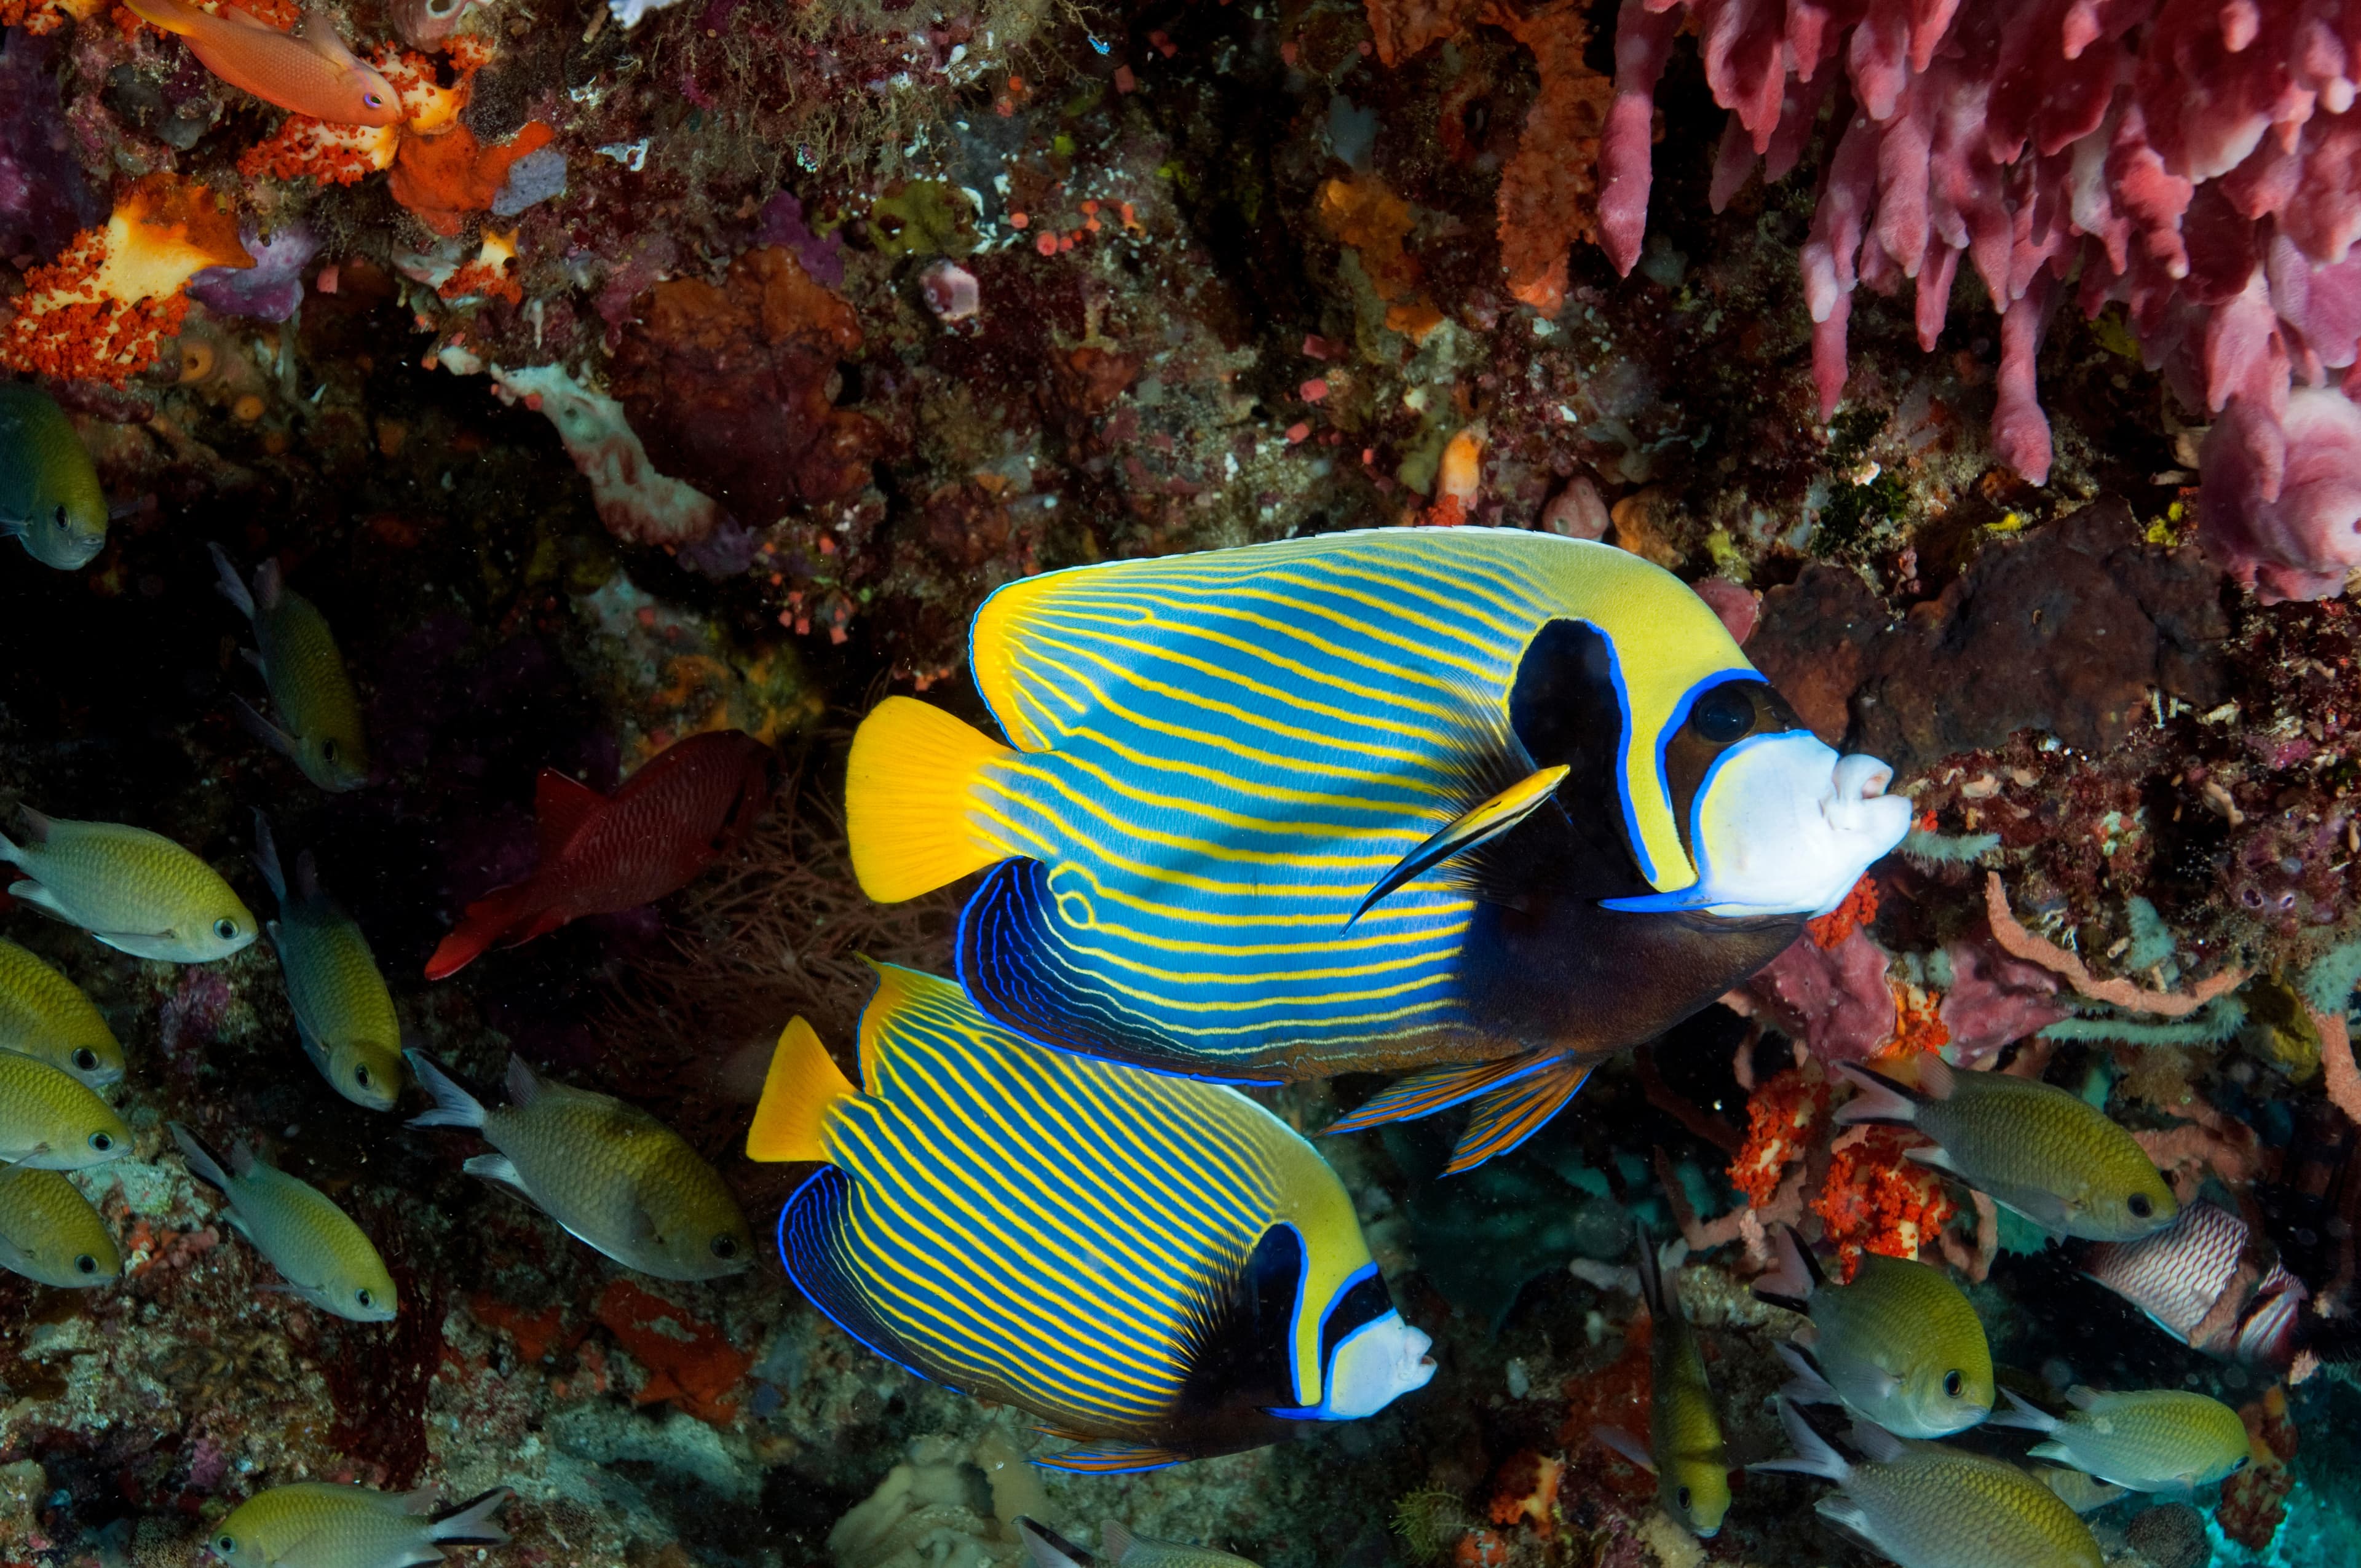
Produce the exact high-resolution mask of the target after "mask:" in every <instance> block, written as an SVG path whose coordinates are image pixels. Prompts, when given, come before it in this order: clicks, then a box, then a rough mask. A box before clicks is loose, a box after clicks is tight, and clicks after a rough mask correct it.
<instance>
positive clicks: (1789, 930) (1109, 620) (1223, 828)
mask: <svg viewBox="0 0 2361 1568" xmlns="http://www.w3.org/2000/svg"><path fill="white" fill-rule="evenodd" d="M970 655H971V661H972V665H973V668H974V672H975V676H976V682H977V685H979V687H980V688H981V689H982V692H983V699H984V701H985V703H986V704H987V705H988V706H989V707H990V708H991V711H992V715H993V717H994V718H995V719H996V720H997V721H998V722H999V724H1000V727H1001V729H1002V730H1003V731H1004V732H1005V735H1006V736H1007V739H1008V740H1009V742H1010V744H1009V745H1007V746H1003V745H1001V744H999V743H997V742H995V741H994V740H990V739H988V738H987V737H985V736H983V735H982V734H980V733H978V732H976V731H975V730H973V729H969V728H968V727H967V726H966V725H964V724H962V723H961V722H959V721H958V720H957V719H954V718H950V716H949V715H947V714H944V713H942V712H941V711H939V710H938V709H935V708H932V707H927V706H926V705H924V704H922V703H917V702H914V701H911V700H909V699H906V698H889V699H888V700H887V701H886V702H885V703H884V704H883V705H881V706H880V707H878V708H877V709H876V711H875V712H873V713H872V714H871V715H870V716H869V718H868V719H867V720H866V721H865V722H864V723H863V724H862V728H861V730H860V733H859V734H858V735H857V736H856V737H855V739H854V741H853V748H852V756H851V767H850V771H849V773H848V778H847V785H846V814H847V827H848V828H849V831H850V835H851V850H852V860H853V867H854V870H855V872H856V873H857V874H858V875H859V877H860V879H861V883H862V887H863V888H864V889H865V890H866V891H867V892H868V893H869V894H870V895H871V896H872V897H873V898H876V899H880V900H883V901H885V902H893V901H895V900H899V899H905V898H910V897H914V896H916V895H917V894H921V893H924V892H926V891H927V890H928V889H930V888H934V887H939V886H940V885H942V884H944V883H949V882H950V881H952V880H954V879H956V878H958V877H960V876H963V875H965V874H967V873H969V872H974V871H978V870H982V869H983V868H985V867H992V868H993V870H992V872H991V874H990V875H989V876H987V877H986V878H985V879H984V881H983V884H982V886H981V887H979V888H978V889H977V890H976V892H975V893H974V894H973V895H972V897H971V898H970V899H969V901H968V905H967V908H966V913H965V915H964V916H963V917H962V919H961V927H960V940H959V960H958V961H959V978H960V980H961V982H962V983H963V984H964V985H965V986H966V987H967V989H968V992H969V994H970V995H971V996H972V997H973V998H974V1000H975V1002H976V1004H977V1005H978V1006H979V1007H981V1008H982V1009H983V1011H984V1012H985V1013H986V1014H990V1015H991V1016H992V1017H993V1018H994V1019H995V1020H997V1021H998V1022H1000V1023H1001V1024H1002V1025H1005V1026H1006V1027H1008V1028H1011V1029H1014V1030H1016V1031H1017V1032H1019V1033H1021V1034H1024V1035H1027V1036H1030V1037H1032V1038H1034V1039H1036V1040H1039V1041H1042V1042H1044V1043H1046V1044H1049V1045H1051V1046H1055V1047H1060V1048H1062V1049H1066V1050H1071V1051H1075V1052H1080V1053H1082V1054H1085V1055H1094V1056H1102V1057H1105V1058H1110V1059H1114V1060H1118V1061H1126V1062H1131V1063H1134V1064H1137V1065H1139V1066H1144V1067H1150V1068H1155V1069H1161V1070H1165V1071H1176V1072H1182V1073H1188V1074H1191V1075H1195V1076H1200V1077H1205V1078H1210V1079H1214V1080H1228V1081H1239V1082H1271V1081H1286V1080H1297V1079H1303V1078H1315V1077H1323V1076H1327V1075H1329V1074H1334V1073H1338V1072H1345V1071H1356V1070H1369V1069H1400V1068H1433V1067H1434V1066H1435V1065H1436V1064H1438V1063H1467V1062H1475V1063H1478V1064H1480V1065H1478V1066H1477V1067H1476V1068H1474V1069H1453V1070H1451V1071H1448V1072H1444V1073H1439V1074H1428V1075H1426V1076H1423V1077H1422V1078H1419V1079H1414V1080H1411V1081H1410V1082H1408V1083H1406V1084H1403V1085H1400V1086H1397V1088H1396V1089H1394V1090H1392V1091H1388V1093H1387V1094H1385V1095H1383V1096H1380V1097H1379V1100H1378V1101H1377V1102H1372V1104H1371V1105H1369V1106H1367V1107H1364V1108H1363V1110H1362V1111H1361V1112H1359V1113H1356V1116H1355V1117H1354V1118H1351V1119H1349V1121H1348V1123H1347V1124H1345V1125H1349V1126H1366V1125H1369V1124H1373V1123H1376V1122H1378V1121H1387V1120H1394V1119H1398V1118H1400V1117H1405V1116H1411V1115H1421V1114H1425V1113H1429V1112H1432V1111H1436V1110H1440V1109H1442V1108H1443V1107H1444V1106H1446V1105H1450V1104H1455V1103H1458V1102H1461V1101H1465V1100H1468V1099H1472V1098H1475V1097H1477V1096H1478V1095H1486V1096H1488V1099H1487V1101H1486V1102H1485V1104H1484V1105H1483V1106H1481V1107H1479V1109H1478V1113H1477V1121H1476V1124H1474V1125H1473V1126H1472V1127H1471V1128H1470V1130H1469V1133H1468V1135H1467V1137H1466V1139H1465V1140H1464V1141H1463V1145H1462V1148H1461V1152H1460V1157H1459V1160H1458V1161H1457V1162H1456V1164H1455V1168H1466V1166H1467V1165H1472V1164H1474V1163H1476V1162H1477V1161H1478V1160H1480V1159H1482V1158H1484V1157H1488V1156H1489V1155H1491V1154H1496V1153H1499V1152H1500V1151H1501V1150H1503V1149H1505V1148H1508V1147H1510V1146H1513V1145H1514V1144H1515V1143H1516V1142H1517V1141H1519V1140H1520V1139H1521V1138H1522V1137H1524V1136H1525V1135H1529V1134H1530V1133H1531V1132H1532V1130H1533V1129H1535V1128H1537V1127H1539V1126H1540V1125H1541V1124H1543V1122H1545V1121H1547V1120H1548V1118H1549V1117H1550V1115H1552V1114H1554V1113H1555V1112H1556V1110H1557V1109H1558V1107H1559V1106H1560V1105H1562V1104H1563V1103H1564V1102H1565V1099H1566V1097H1567V1096H1568V1095H1570V1094H1571V1093H1572V1092H1573V1091H1574V1090H1575V1088H1576V1086H1577V1085H1579V1083H1580V1082H1581V1080H1582V1078H1583V1076H1584V1075H1585V1073H1586V1072H1587V1069H1588V1066H1589V1064H1590V1063H1592V1062H1595V1061H1596V1060H1598V1059H1599V1058H1602V1057H1603V1056H1605V1055H1607V1054H1609V1053H1610V1052H1612V1051H1614V1050H1617V1049H1620V1048H1621V1047H1628V1046H1631V1045H1633V1044H1636V1043H1638V1042H1639V1041H1642V1040H1645V1039H1647V1038H1649V1037H1651V1036H1653V1035H1655V1034H1657V1033H1659V1032H1661V1031H1662V1030H1664V1028H1666V1027H1667V1026H1669V1025H1672V1024H1673V1023H1675V1022H1676V1021H1678V1020H1679V1019H1681V1018H1683V1017H1685V1016H1686V1015H1687V1014H1690V1013H1692V1012H1694V1011H1696V1010H1697V1008H1699V1007H1701V1006H1703V1005H1705V1003H1708V1002H1709V1001H1711V1000H1712V999H1713V998H1715V997H1717V996H1719V995H1720V994H1722V992H1725V991H1727V990H1728V989H1729V988H1730V986H1732V985H1734V984H1737V983H1738V982H1740V981H1742V980H1744V979H1745V978H1746V977H1747V976H1748V975H1750V974H1752V972H1753V971H1754V970H1756V969H1757V968H1759V967H1761V966H1762V965H1763V964H1764V963H1766V962H1768V961H1769V960H1770V959H1772V958H1773V957H1774V956H1776V955H1777V954H1778V952H1779V951H1780V950H1781V949H1782V948H1784V947H1785V946H1786V945H1787V944H1788V942H1789V941H1790V940H1792V939H1793V938H1794V936H1795V931H1796V928H1797V926H1798V924H1799V922H1800V919H1801V917H1803V916H1808V915H1812V914H1816V913H1819V912H1823V911H1825V910H1828V909H1829V908H1832V907H1834V906H1835V905H1836V904H1837V903H1838V902H1839V900H1841V899H1842V897H1843V896H1844V894H1846V892H1847V891H1849V890H1850V888H1851V886H1852V884H1853V883H1854V882H1855V881H1856V880H1857V878H1858V877H1859V876H1860V874H1861V871H1862V870H1863V869H1864V868H1865V867H1867V866H1868V864H1869V863H1870V862H1871V861H1873V860H1875V859H1876V858H1877V857H1879V856H1880V855H1882V854H1883V853H1885V852H1886V851H1887V850H1890V849H1892V848H1893V847H1894V844H1895V843H1897V842H1898V841H1899V840H1900V839H1901V838H1902V835H1903V833H1904V832H1905V830H1906V829H1907V828H1908V826H1909V820H1910V811H1909V806H1908V804H1907V802H1905V801H1903V800H1901V799H1899V798H1893V797H1886V796H1883V795H1881V793H1880V792H1881V791H1883V788H1884V786H1885V784H1886V783H1887V781H1888V779H1889V777H1890V773H1889V770H1888V769H1886V767H1885V766H1884V765H1883V763H1881V762H1877V761H1876V760H1875V759H1873V758H1869V757H1859V756H1854V757H1845V758H1841V759H1840V758H1839V757H1838V755H1837V754H1836V753H1835V752H1834V751H1830V750H1829V749H1828V747H1826V746H1824V745H1822V744H1821V743H1820V742H1819V741H1818V740H1816V739H1814V738H1813V736H1812V735H1811V734H1810V733H1809V732H1808V731H1807V730H1806V729H1803V728H1801V726H1800V725H1799V724H1798V723H1797V722H1796V721H1795V718H1794V717H1793V715H1792V714H1791V713H1790V712H1789V710H1788V709H1787V707H1785V705H1784V703H1782V702H1781V701H1780V700H1779V698H1778V696H1777V695H1776V694H1775V693H1774V692H1773V690H1772V689H1771V687H1770V685H1768V683H1766V682H1765V681H1764V680H1763V677H1762V675H1761V674H1759V673H1757V672H1756V671H1755V669H1754V668H1753V666H1752V665H1751V664H1749V663H1747V662H1746V659H1745V657H1744V656H1743V655H1742V654H1741V653H1740V652H1739V650H1738V647H1737V644H1736V643H1734V642H1732V641H1730V635H1729V633H1728V632H1727V631H1725V630H1723V628H1722V625H1721V622H1720V620H1719V619H1717V617H1716V616H1715V615H1714V613H1713V611H1712V610H1711V609H1709V608H1708V607H1707V605H1706V604H1705V603H1704V602H1703V601H1702V600H1701V599H1699V598H1697V595H1696V594H1694V593H1693V592H1691V591H1690V590H1689V589H1688V588H1687V587H1686V586H1684V585H1683V584H1682V583H1681V582H1680V580H1679V579H1678V578H1676V577H1675V576H1672V575H1671V574H1670V573H1668V572H1665V571H1663V570H1662V569H1660V568H1658V567H1656V566H1653V565H1650V564H1649V563H1647V562H1646V561H1643V560H1642V559H1640V558H1639V557H1638V556H1635V555H1631V554H1627V553H1625V552H1623V551H1620V550H1617V549H1614V548H1612V547H1610V546H1607V545H1602V544H1593V543H1581V542H1576V541H1574V540H1567V539H1561V538H1557V537H1555V536H1553V535H1548V534H1538V533H1525V532H1516V531H1512V530H1493V529H1473V528H1460V529H1389V530H1375V531H1367V532H1353V533H1341V534H1331V535H1325V536H1322V537H1319V538H1313V539H1302V540H1290V541H1286V542H1283V543H1274V544H1264V545H1256V546H1252V547H1250V548H1246V549H1239V550H1225V551H1215V552H1213V553H1210V554H1197V555H1181V556H1174V557H1170V558H1168V559H1163V560H1148V561H1121V562H1114V563H1110V564H1107V565H1096V566H1087V567H1079V568H1076V569H1074V570H1071V571H1065V572H1055V573H1050V574H1049V575H1047V576H1038V577H1031V578H1027V579H1026V580H1024V581H1022V582H1018V583H1013V584H1010V585H1009V586H1007V587H1004V588H1002V589H1000V590H999V591H998V592H996V593H994V595H993V596H992V597H991V598H988V599H987V600H985V601H984V604H983V608H982V609H980V610H978V611H977V614H976V618H975V622H974V626H973V628H972V632H971V648H970Z"/></svg>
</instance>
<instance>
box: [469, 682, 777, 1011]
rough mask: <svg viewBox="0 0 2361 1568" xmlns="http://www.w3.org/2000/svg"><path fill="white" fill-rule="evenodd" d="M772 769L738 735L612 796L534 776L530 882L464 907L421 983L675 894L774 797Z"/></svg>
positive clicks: (680, 754)
mask: <svg viewBox="0 0 2361 1568" xmlns="http://www.w3.org/2000/svg"><path fill="white" fill-rule="evenodd" d="M778 762H779V759H778V753H777V752H775V751H772V750H771V748H769V747H768V746H765V745H763V743H762V742H761V741H760V740H755V739H754V738H753V737H752V736H751V735H748V734H746V733H744V732H743V731H742V730H737V729H717V730H710V731H708V732H707V733H705V734H702V735H691V736H689V737H688V738H687V739H686V740H677V741H675V742H674V743H673V744H672V745H670V746H668V747H666V748H665V749H664V751H663V752H661V753H660V754H659V755H657V756H656V757H655V758H654V759H653V761H651V762H648V763H647V765H646V766H644V767H642V768H641V769H640V771H639V772H638V773H633V774H632V775H631V777H630V778H628V779H626V780H625V781H623V786H622V787H621V788H620V789H619V790H617V791H616V792H615V793H614V795H611V796H609V795H600V794H599V793H598V791H597V790H595V789H592V788H590V787H589V786H588V785H587V784H577V783H575V782H574V781H573V780H572V779H569V778H567V777H566V775H565V774H564V773H559V772H557V771H556V770H555V769H554V768H544V769H543V770H542V771H541V777H540V779H539V781H538V783H537V784H536V785H535V787H534V790H533V816H534V818H535V819H536V826H537V827H538V829H539V840H540V855H539V858H538V859H537V860H536V861H535V862H534V865H533V874H532V875H531V876H529V877H527V878H526V879H525V880H524V881H522V882H521V883H513V884H511V886H508V887H503V888H500V889H498V890H496V891H495V892H493V893H492V894H489V895H488V896H486V897H483V898H479V899H478V900H477V901H476V902H475V903H473V904H470V905H467V914H466V915H464V916H462V917H461V918H460V921H459V924H458V925H457V926H456V927H453V928H452V930H451V932H450V934H449V935H448V936H446V937H445V938H443V940H442V942H441V943H440V945H438V946H437V947H436V948H435V949H434V956H433V957H432V958H430V959H427V960H426V978H427V979H429V980H443V979H445V978H447V977H449V976H451V975H454V974H456V973H458V972H459V970H463V969H465V968H467V965H469V964H470V963H472V962H474V961H475V959H476V958H477V957H478V955H479V954H481V953H482V952H483V951H484V950H485V949H486V948H489V947H490V946H491V945H492V944H493V943H495V942H500V943H504V944H505V945H507V946H510V947H514V946H516V945H517V944H518V943H520V942H530V941H532V940H533V938H535V937H539V936H544V935H545V934H547V933H548V932H551V931H555V930H556V929H557V928H558V927H560V926H563V925H565V924H566V922H567V921H569V920H578V919H580V918H581V917H582V916H585V915H611V914H615V913H617V912H619V911H621V910H625V909H637V908H638V907H639V906H640V905H642V904H653V903H654V902H655V901H656V900H657V899H659V898H664V897H666V896H668V895H669V894H674V893H677V892H678V891H679V890H680V889H682V888H683V887H686V885H687V884H688V883H690V882H691V881H692V880H694V879H695V878H696V876H697V873H698V872H702V871H704V870H705V868H706V867H708V866H709V865H711V864H712V863H713V862H714V861H717V860H719V859H720V858H721V857H722V856H724V855H727V854H729V853H730V851H731V850H735V849H736V848H737V847H738V845H739V843H740V842H741V840H742V839H744V838H745V836H746V834H747V833H748V832H749V831H750V830H751V829H752V828H753V826H754V824H755V822H756V821H757V820H759V819H760V818H761V817H762V815H763V811H764V810H765V809H766V808H767V807H768V806H770V804H771V797H772V796H773V795H775V794H777V793H778Z"/></svg>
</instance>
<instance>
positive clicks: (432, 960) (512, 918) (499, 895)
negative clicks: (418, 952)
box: [426, 880, 540, 980]
mask: <svg viewBox="0 0 2361 1568" xmlns="http://www.w3.org/2000/svg"><path fill="white" fill-rule="evenodd" d="M538 913H540V911H537V910H535V909H534V908H533V883H532V882H531V881H530V880H528V881H525V882H521V883H511V885H509V886H507V887H503V888H497V889H495V890H493V891H492V892H491V893H489V894H486V895H485V896H483V897H482V898H479V899H478V900H476V902H475V903H473V904H470V905H467V911H466V913H464V914H462V915H461V916H459V923H458V924H457V925H456V926H454V927H451V929H450V930H448V931H447V932H445V933H444V936H443V939H442V940H441V941H440V942H437V943H435V944H434V954H433V955H432V956H431V957H429V958H428V959H427V960H426V978H427V979H429V980H448V979H449V978H450V977H451V976H453V975H455V974H457V973H458V972H459V971H460V970H463V969H466V968H467V966H468V965H469V964H471V963H474V962H475V961H476V960H477V959H479V958H481V957H483V955H484V953H485V952H486V951H487V950H488V949H489V948H490V947H491V945H492V944H493V943H495V942H497V941H499V940H500V938H502V937H505V936H507V935H508V934H509V933H510V932H511V931H513V930H514V929H516V928H517V927H519V926H521V925H522V924H523V923H524V922H525V921H526V920H527V919H529V918H531V917H532V916H534V915H535V914H538Z"/></svg>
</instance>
